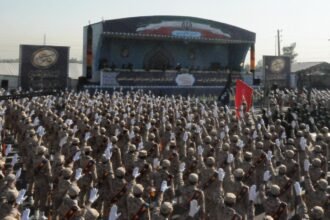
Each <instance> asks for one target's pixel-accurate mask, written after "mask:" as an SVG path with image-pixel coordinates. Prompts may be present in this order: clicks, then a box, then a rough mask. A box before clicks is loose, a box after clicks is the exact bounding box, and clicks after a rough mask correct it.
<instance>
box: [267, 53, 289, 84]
mask: <svg viewBox="0 0 330 220" xmlns="http://www.w3.org/2000/svg"><path fill="white" fill-rule="evenodd" d="M263 68H264V74H265V75H264V76H265V77H264V79H265V82H264V85H265V88H268V89H269V88H271V87H272V86H273V85H275V84H276V85H277V87H279V88H283V87H288V86H289V79H290V72H291V62H290V57H287V56H264V57H263Z"/></svg>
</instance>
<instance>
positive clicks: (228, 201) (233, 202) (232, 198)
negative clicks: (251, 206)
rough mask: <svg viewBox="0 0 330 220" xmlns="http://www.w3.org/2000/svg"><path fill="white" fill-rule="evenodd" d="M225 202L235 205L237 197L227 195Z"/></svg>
mask: <svg viewBox="0 0 330 220" xmlns="http://www.w3.org/2000/svg"><path fill="white" fill-rule="evenodd" d="M224 200H225V202H226V203H229V204H235V203H236V195H235V194H234V193H226V195H225V199H224Z"/></svg>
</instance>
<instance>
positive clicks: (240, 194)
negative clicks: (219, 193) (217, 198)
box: [228, 168, 249, 218]
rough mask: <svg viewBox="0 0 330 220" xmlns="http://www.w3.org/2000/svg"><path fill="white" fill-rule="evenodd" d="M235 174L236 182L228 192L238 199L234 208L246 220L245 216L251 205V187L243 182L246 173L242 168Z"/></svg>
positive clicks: (232, 183) (231, 184) (230, 186)
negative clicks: (249, 197) (249, 196)
mask: <svg viewBox="0 0 330 220" xmlns="http://www.w3.org/2000/svg"><path fill="white" fill-rule="evenodd" d="M233 174H234V181H233V182H231V183H230V185H229V187H228V192H231V193H233V194H234V195H235V197H236V201H235V205H234V206H233V207H234V208H235V210H237V212H238V213H239V214H240V216H242V217H243V218H246V216H245V215H246V214H247V208H248V205H249V200H248V195H249V187H248V186H247V185H245V184H244V183H243V182H242V180H243V177H244V175H245V173H244V171H243V170H242V169H241V168H238V169H236V170H234V172H233Z"/></svg>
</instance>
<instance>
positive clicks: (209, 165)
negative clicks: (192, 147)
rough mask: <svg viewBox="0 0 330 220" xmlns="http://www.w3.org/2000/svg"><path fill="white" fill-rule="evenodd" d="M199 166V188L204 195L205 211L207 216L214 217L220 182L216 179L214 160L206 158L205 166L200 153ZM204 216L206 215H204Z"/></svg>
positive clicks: (219, 193) (216, 172)
mask: <svg viewBox="0 0 330 220" xmlns="http://www.w3.org/2000/svg"><path fill="white" fill-rule="evenodd" d="M198 161H199V167H200V176H201V180H200V188H201V190H203V192H204V195H205V213H206V215H208V218H210V219H215V218H216V212H215V210H216V209H217V205H219V198H220V196H221V192H220V188H221V182H220V181H219V180H218V171H217V170H216V169H215V168H214V165H215V161H214V158H213V157H208V158H207V159H206V166H205V164H204V162H203V158H202V155H200V156H199V160H198ZM205 217H206V216H205Z"/></svg>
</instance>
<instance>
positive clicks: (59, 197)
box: [53, 168, 73, 219]
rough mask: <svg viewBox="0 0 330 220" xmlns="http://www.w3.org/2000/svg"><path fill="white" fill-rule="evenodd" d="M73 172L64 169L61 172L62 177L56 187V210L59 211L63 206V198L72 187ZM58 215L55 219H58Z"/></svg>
mask: <svg viewBox="0 0 330 220" xmlns="http://www.w3.org/2000/svg"><path fill="white" fill-rule="evenodd" d="M72 174H73V171H72V170H71V169H70V168H64V169H63V170H62V172H61V176H60V177H59V179H58V184H57V186H56V187H54V204H53V205H54V210H57V209H58V208H59V207H60V205H61V204H62V201H63V198H64V196H65V195H66V193H67V192H68V190H69V188H70V187H71V184H72V183H71V181H70V179H71V176H72ZM56 215H57V214H56V213H54V217H55V219H56Z"/></svg>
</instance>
